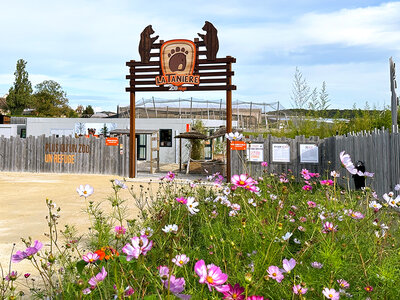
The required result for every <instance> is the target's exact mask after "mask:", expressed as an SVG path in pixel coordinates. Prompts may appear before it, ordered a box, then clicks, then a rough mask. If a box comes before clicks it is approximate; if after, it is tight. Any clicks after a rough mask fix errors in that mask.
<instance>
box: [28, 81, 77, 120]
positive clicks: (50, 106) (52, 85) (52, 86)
mask: <svg viewBox="0 0 400 300" xmlns="http://www.w3.org/2000/svg"><path fill="white" fill-rule="evenodd" d="M35 89H36V92H35V93H34V94H33V101H32V104H33V108H35V109H36V111H37V112H38V114H39V115H41V116H47V117H56V116H57V117H58V116H62V115H64V116H69V115H70V114H71V110H72V109H71V108H70V107H69V106H68V98H67V95H66V93H65V92H64V91H63V89H62V87H61V85H60V84H59V83H57V82H55V81H53V80H45V81H43V82H41V83H39V84H38V85H36V86H35Z"/></svg>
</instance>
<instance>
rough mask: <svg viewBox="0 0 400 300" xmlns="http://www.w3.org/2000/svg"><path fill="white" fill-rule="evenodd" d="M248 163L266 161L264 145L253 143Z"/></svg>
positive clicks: (248, 155)
mask: <svg viewBox="0 0 400 300" xmlns="http://www.w3.org/2000/svg"><path fill="white" fill-rule="evenodd" d="M247 159H248V161H254V162H261V161H264V144H257V143H251V144H249V148H248V149H247Z"/></svg>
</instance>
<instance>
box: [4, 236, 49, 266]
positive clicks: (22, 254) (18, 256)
mask: <svg viewBox="0 0 400 300" xmlns="http://www.w3.org/2000/svg"><path fill="white" fill-rule="evenodd" d="M42 247H43V244H42V243H41V242H39V241H35V242H34V244H33V246H32V247H28V248H26V250H25V251H17V252H16V253H15V254H14V255H13V256H12V257H11V261H12V262H13V263H18V262H20V261H21V260H23V259H25V258H31V257H32V256H33V255H34V254H36V253H38V252H39V251H40V249H42Z"/></svg>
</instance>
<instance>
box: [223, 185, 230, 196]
mask: <svg viewBox="0 0 400 300" xmlns="http://www.w3.org/2000/svg"><path fill="white" fill-rule="evenodd" d="M223 193H224V194H225V195H227V196H228V195H229V194H230V193H231V189H230V188H229V186H227V187H226V188H224V190H223Z"/></svg>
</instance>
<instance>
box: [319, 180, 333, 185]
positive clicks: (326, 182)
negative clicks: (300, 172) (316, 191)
mask: <svg viewBox="0 0 400 300" xmlns="http://www.w3.org/2000/svg"><path fill="white" fill-rule="evenodd" d="M319 183H321V185H326V186H330V185H333V180H331V179H328V180H321V181H320V182H319Z"/></svg>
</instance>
